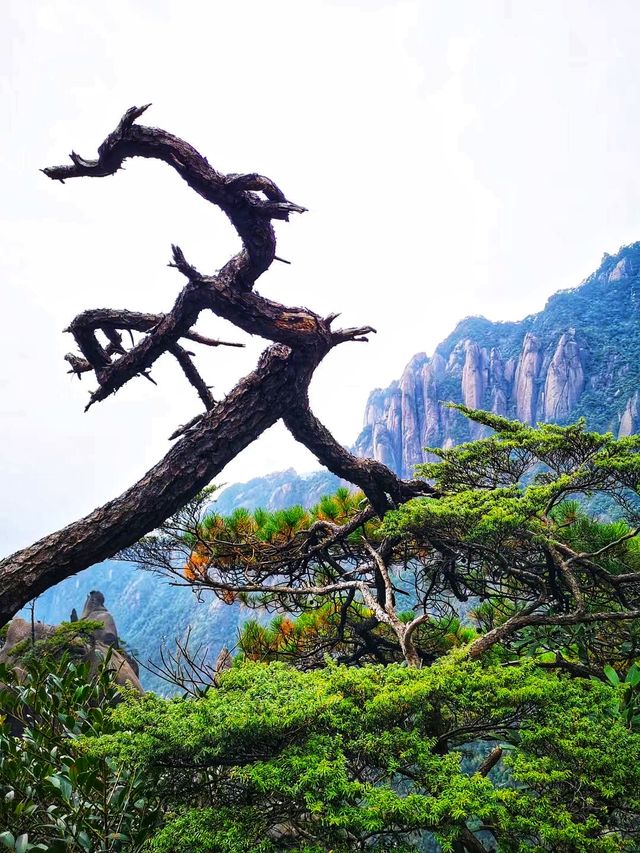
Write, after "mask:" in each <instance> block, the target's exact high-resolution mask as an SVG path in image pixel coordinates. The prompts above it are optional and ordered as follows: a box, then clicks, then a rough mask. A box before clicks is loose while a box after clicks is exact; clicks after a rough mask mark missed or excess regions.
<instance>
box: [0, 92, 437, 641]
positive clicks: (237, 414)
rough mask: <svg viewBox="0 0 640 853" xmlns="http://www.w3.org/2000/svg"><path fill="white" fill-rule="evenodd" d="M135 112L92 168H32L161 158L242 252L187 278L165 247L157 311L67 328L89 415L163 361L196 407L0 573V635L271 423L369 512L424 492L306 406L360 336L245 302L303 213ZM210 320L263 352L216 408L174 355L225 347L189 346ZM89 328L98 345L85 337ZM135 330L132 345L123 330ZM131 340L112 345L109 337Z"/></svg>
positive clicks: (97, 315) (94, 317)
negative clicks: (174, 364) (146, 461)
mask: <svg viewBox="0 0 640 853" xmlns="http://www.w3.org/2000/svg"><path fill="white" fill-rule="evenodd" d="M147 107H148V105H147V106H143V107H132V108H131V109H129V110H127V112H126V113H125V114H124V116H123V117H122V119H121V120H120V122H119V123H118V125H117V127H116V128H115V130H114V131H113V132H112V133H111V134H109V136H107V138H106V139H105V140H104V142H103V143H102V144H101V145H100V147H99V148H98V156H97V158H96V159H93V160H88V159H85V158H83V157H81V156H80V155H78V154H76V153H75V152H72V153H71V155H70V159H71V164H68V165H65V166H53V167H50V168H47V169H44V170H43V171H44V173H45V175H47V177H49V178H52V179H54V180H59V181H61V182H64V181H66V180H67V179H69V178H78V177H97V178H100V177H104V176H106V175H113V174H115V173H116V172H117V171H118V170H119V169H120V167H121V166H122V163H123V162H124V160H126V159H128V158H132V157H145V158H153V159H157V160H162V161H163V162H165V163H167V165H169V166H171V167H172V168H173V169H175V171H176V172H177V173H178V174H179V175H180V176H181V177H182V178H183V179H184V180H185V181H186V183H187V184H188V185H189V187H190V188H191V189H193V190H194V191H195V192H197V193H198V194H199V195H200V196H202V197H203V198H204V199H206V200H207V201H209V202H211V203H212V204H214V205H215V206H217V207H219V208H220V209H221V210H222V211H223V212H224V213H225V214H226V215H227V216H228V218H229V220H230V221H231V223H232V224H233V226H234V227H235V229H236V231H237V233H238V235H239V236H240V239H241V241H242V248H241V251H240V252H239V253H238V254H237V255H235V256H234V257H233V258H231V259H230V260H229V261H228V262H227V264H226V265H225V266H224V267H223V268H222V269H221V270H220V271H219V272H218V273H217V274H216V275H211V276H209V275H204V274H202V273H200V272H199V271H198V270H196V269H195V267H193V266H192V265H191V264H190V263H189V262H188V261H187V260H186V258H185V256H184V254H183V252H182V251H181V250H180V249H179V248H178V247H177V246H174V247H173V257H172V265H173V266H175V267H176V269H177V270H178V271H179V272H180V273H182V275H183V276H184V277H185V278H186V284H184V286H183V288H182V290H181V291H180V293H179V294H178V296H177V298H176V301H175V303H174V305H173V307H172V308H171V310H170V311H168V312H167V313H165V314H162V315H155V314H143V313H139V312H132V311H127V310H122V311H117V310H113V309H97V310H91V311H85V312H83V313H81V314H79V315H78V316H77V317H76V318H75V319H74V320H73V321H72V322H71V324H70V325H69V328H68V331H69V332H70V333H71V334H72V335H73V337H74V339H75V341H76V344H77V346H78V349H79V350H80V355H76V354H73V353H72V354H69V355H67V356H66V359H67V361H68V363H69V365H70V368H71V371H70V372H73V373H75V374H77V375H78V377H79V378H82V376H83V375H84V374H86V373H89V372H93V373H94V375H95V378H96V380H97V383H98V387H97V389H96V390H95V391H94V392H93V394H92V395H91V399H90V402H89V405H88V406H87V408H89V406H91V405H93V404H94V403H97V402H99V401H102V400H105V399H106V398H107V397H109V396H111V395H112V394H114V393H115V392H117V391H118V390H119V389H120V388H121V387H122V386H123V385H125V384H126V383H127V382H128V381H129V380H131V379H133V378H134V377H136V376H140V375H142V376H146V377H147V378H151V376H150V373H149V371H150V370H151V368H152V366H153V365H154V364H155V362H156V361H157V359H158V358H160V357H161V356H162V355H164V354H169V355H172V356H173V357H174V358H176V359H177V360H178V362H179V363H180V366H181V367H182V370H183V372H184V373H185V375H186V377H187V379H188V381H189V382H190V383H191V384H192V385H193V386H194V388H195V389H196V391H197V393H198V395H199V397H200V399H201V401H202V403H203V406H204V412H203V413H202V414H201V415H198V416H196V417H195V418H192V419H191V420H190V421H189V422H188V424H187V425H186V426H185V427H182V428H180V429H178V430H177V431H176V433H174V437H176V438H178V441H177V442H176V444H175V445H174V446H173V448H172V449H171V450H170V451H169V452H168V453H167V455H166V456H165V457H164V458H163V459H161V460H160V461H159V462H158V463H157V464H156V465H155V466H154V467H153V468H151V470H150V471H148V472H147V474H145V476H144V477H143V478H142V479H141V480H140V481H138V482H137V483H135V484H134V485H132V486H131V487H130V488H129V489H127V490H126V491H125V492H124V493H123V494H122V495H120V496H119V497H117V498H115V499H114V500H111V501H109V502H108V503H106V504H105V505H104V506H102V507H99V508H98V509H96V510H94V511H93V512H92V513H90V514H89V515H87V516H85V517H84V518H82V519H80V520H79V521H76V522H74V523H73V524H70V525H68V526H67V527H65V528H63V529H62V530H59V531H57V532H56V533H52V534H51V535H49V536H46V537H44V538H43V539H41V540H40V541H38V542H36V543H35V544H33V545H31V546H29V547H28V548H24V549H23V550H21V551H18V552H16V553H15V554H12V555H11V556H9V557H6V558H5V559H4V560H2V561H1V562H0V625H1V624H4V623H5V622H6V621H7V620H8V619H9V618H10V617H11V616H12V615H13V614H14V613H15V612H16V611H17V610H18V609H19V608H20V607H22V606H23V605H24V604H25V603H26V602H27V601H29V600H31V599H32V598H33V597H34V596H36V595H38V594H40V593H41V592H43V591H44V590H46V589H48V588H49V587H50V586H53V585H54V584H56V583H58V582H59V581H61V580H64V579H65V578H67V577H69V576H70V575H73V574H75V573H77V572H79V571H81V570H83V569H85V568H87V567H88V566H91V565H93V564H94V563H96V562H99V561H100V560H103V559H106V558H107V557H110V556H112V555H113V554H115V553H117V552H118V551H121V550H122V549H123V548H125V547H127V546H130V545H132V544H133V543H134V542H136V541H137V540H138V539H140V537H141V536H143V535H144V534H146V533H148V532H149V531H151V530H153V529H154V528H155V527H157V526H158V525H159V524H160V523H161V522H162V521H164V520H165V519H166V518H168V517H169V516H170V515H172V514H173V513H175V512H176V511H177V510H178V509H179V508H180V507H181V506H182V505H183V504H185V503H186V502H187V501H188V500H189V499H191V498H193V497H194V495H196V494H197V493H198V492H199V491H200V490H201V489H202V488H203V487H204V486H205V485H206V484H207V483H209V482H210V481H211V480H212V479H213V477H215V476H216V475H217V474H219V473H220V472H221V471H222V469H223V468H224V466H225V465H226V464H227V463H228V462H229V461H231V460H232V459H233V458H234V457H235V456H236V455H237V454H238V453H239V452H240V451H241V450H243V448H245V447H246V446H247V445H248V444H250V443H251V442H252V441H253V440H254V439H256V438H257V437H258V436H259V435H260V434H261V433H262V432H264V430H266V429H268V428H269V427H270V426H272V424H274V423H275V422H276V421H277V420H279V419H284V421H285V423H286V425H287V426H288V428H289V429H290V431H291V432H292V433H293V435H294V437H296V438H297V439H298V440H299V441H302V442H303V443H304V444H305V445H306V446H307V447H309V449H310V450H312V452H314V453H315V454H316V456H317V457H318V459H319V460H320V462H322V463H323V464H324V465H326V467H327V468H329V470H331V471H333V472H334V473H336V474H338V475H339V476H340V477H343V478H345V479H347V480H350V481H351V482H353V483H356V484H357V485H359V486H360V487H361V488H362V489H363V491H364V492H365V494H366V495H367V497H368V498H369V501H370V503H371V505H372V506H373V508H374V509H375V511H376V512H378V513H383V512H384V511H385V510H386V509H387V508H388V507H389V506H392V505H394V504H397V503H399V502H402V501H403V500H406V499H408V498H409V497H413V496H415V495H416V494H418V493H429V491H430V490H429V487H428V486H426V484H417V483H406V482H403V481H401V480H399V479H398V478H397V477H396V476H395V475H394V474H393V472H391V471H390V470H389V469H388V468H386V467H385V466H384V465H381V464H380V463H378V462H373V461H372V460H362V459H358V458H357V457H354V456H353V455H352V454H350V453H347V452H346V451H345V450H344V448H341V447H340V445H339V444H338V443H337V442H336V441H335V439H333V437H332V436H331V435H330V433H329V432H328V431H327V430H326V429H325V428H324V427H323V426H322V425H321V424H320V423H319V421H317V419H316V418H315V417H314V415H313V413H312V412H311V410H310V409H309V404H308V395H307V389H308V385H309V382H310V380H311V377H312V375H313V372H314V370H315V368H316V367H317V365H318V364H319V363H320V361H321V360H322V359H323V358H324V356H325V355H326V354H327V353H328V352H329V351H330V350H331V349H332V348H333V347H334V346H337V345H338V344H341V343H343V342H346V341H363V340H366V339H367V335H368V334H369V333H371V332H373V331H374V329H372V328H371V327H369V326H363V327H361V328H352V329H338V330H336V331H334V330H332V328H331V324H332V322H333V321H334V320H335V319H336V317H337V314H331V315H329V316H328V317H325V318H323V317H321V316H319V315H318V314H315V313H314V312H313V311H310V310H309V309H307V308H297V307H287V306H284V305H281V304H279V303H277V302H274V301H272V300H269V299H265V298H264V297H262V296H260V295H259V294H258V293H255V292H253V289H252V288H253V285H254V284H255V282H256V280H257V279H258V277H259V276H260V275H261V274H262V273H264V272H265V271H266V270H267V269H268V268H269V266H270V264H271V263H272V262H273V260H274V259H275V258H276V254H275V250H276V238H275V232H274V229H273V225H272V220H276V219H277V220H285V221H286V220H288V218H289V215H290V214H291V213H303V212H304V211H305V208H304V207H302V206H300V205H298V204H294V203H293V202H290V201H288V200H287V199H286V197H285V195H284V193H283V192H282V191H281V190H280V189H279V188H278V187H277V186H276V184H275V183H274V182H273V181H271V180H270V179H269V178H266V177H264V176H262V175H259V174H256V173H252V174H246V175H240V174H231V175H224V174H222V173H220V172H218V171H216V170H215V169H214V168H213V167H212V166H211V165H210V164H209V163H208V161H207V160H206V158H204V157H203V156H202V155H201V154H199V153H198V152H197V151H196V150H195V149H194V148H193V147H192V146H191V145H189V144H188V143H186V142H184V141H183V140H182V139H179V138H178V137H176V136H173V135H171V134H169V133H167V132H166V131H164V130H160V129H158V128H152V127H144V126H142V125H138V124H136V123H135V122H136V120H137V119H138V118H140V116H141V115H142V114H143V113H144V112H145V110H146V109H147ZM205 310H209V311H212V312H213V313H214V314H216V315H217V316H219V317H222V318H224V319H226V320H229V321H230V322H231V323H233V324H235V325H236V326H237V327H238V328H240V329H242V330H243V331H246V332H249V333H250V334H254V335H259V336H261V337H263V338H265V339H266V340H267V341H270V342H271V345H270V346H269V347H268V348H267V349H266V350H265V352H264V353H263V354H262V356H261V357H260V360H259V362H258V365H257V367H256V368H255V370H254V371H253V372H252V373H251V374H249V376H247V377H245V378H244V379H242V380H241V381H240V382H239V383H238V384H237V385H236V387H235V388H234V389H233V390H232V391H231V392H230V394H229V395H228V396H227V397H226V398H225V399H224V400H222V401H221V402H217V403H216V402H215V401H214V400H213V398H212V397H211V394H210V393H209V389H208V386H207V384H206V382H205V380H204V379H203V378H202V377H201V376H200V375H199V373H198V372H197V370H196V368H195V366H194V364H193V362H192V361H191V356H190V354H189V353H188V351H187V350H185V348H184V347H183V346H182V345H181V343H180V342H181V341H182V340H185V339H186V340H190V341H193V342H196V343H201V344H205V345H208V346H220V345H225V346H238V345H239V344H233V343H224V342H221V341H214V340H211V339H208V338H205V337H203V336H202V335H200V334H199V333H198V332H196V331H195V329H194V326H195V324H196V322H197V320H198V317H199V315H200V313H201V312H202V311H205ZM98 331H101V332H102V333H103V334H104V335H105V336H106V338H107V340H108V344H107V346H106V347H105V346H103V345H102V343H101V342H100V340H99V339H98V336H97V332H98ZM134 331H136V332H138V333H142V334H143V337H142V339H141V340H140V341H138V342H137V343H135V342H134V341H133V335H132V333H133V332H134ZM123 332H129V334H130V335H131V347H130V348H129V349H128V350H127V349H126V348H125V346H124V342H123V337H122V333H123Z"/></svg>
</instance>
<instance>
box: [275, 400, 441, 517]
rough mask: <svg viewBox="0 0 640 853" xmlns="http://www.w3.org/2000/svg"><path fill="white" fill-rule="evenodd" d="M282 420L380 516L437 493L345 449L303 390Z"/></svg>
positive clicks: (297, 437)
mask: <svg viewBox="0 0 640 853" xmlns="http://www.w3.org/2000/svg"><path fill="white" fill-rule="evenodd" d="M283 420H284V423H285V425H286V426H287V428H288V429H289V431H290V432H291V434H292V435H293V437H294V438H295V439H297V440H298V441H299V442H300V443H301V444H304V445H305V447H307V448H308V449H309V450H310V451H311V452H312V453H313V454H314V455H315V456H316V458H317V459H318V461H319V462H321V463H322V464H323V465H324V466H325V467H327V468H328V469H329V470H330V471H332V472H333V473H334V474H336V475H337V476H338V477H342V478H343V479H344V480H348V481H349V482H351V483H355V484H356V485H357V486H359V487H360V488H361V489H362V491H363V492H364V493H365V495H366V496H367V497H368V498H369V500H370V502H371V505H372V506H373V507H374V509H375V510H376V512H377V513H378V514H379V515H381V516H382V515H384V513H385V512H386V511H387V510H389V509H391V508H392V507H393V506H394V505H396V504H401V503H404V502H405V501H407V500H410V499H411V498H415V497H418V496H424V495H429V496H431V497H437V496H438V494H439V493H438V492H437V491H436V489H434V488H433V486H430V485H429V483H427V482H425V481H423V480H401V479H400V478H399V477H397V476H396V475H395V474H394V473H393V471H391V469H390V468H387V466H386V465H383V464H382V463H381V462H377V461H376V460H374V459H361V458H360V457H358V456H354V455H353V453H349V451H348V450H345V448H344V447H342V445H341V444H339V443H338V442H337V441H336V440H335V438H334V437H333V436H332V435H331V433H330V432H329V430H328V429H327V428H326V427H325V426H323V424H321V423H320V421H319V420H318V419H317V418H316V416H315V415H314V414H313V412H312V411H311V409H310V407H309V398H308V395H307V393H306V391H305V392H304V394H303V395H301V396H300V397H299V398H298V400H297V401H296V405H295V406H293V407H292V408H291V409H289V410H288V411H287V412H286V413H285V415H284V418H283Z"/></svg>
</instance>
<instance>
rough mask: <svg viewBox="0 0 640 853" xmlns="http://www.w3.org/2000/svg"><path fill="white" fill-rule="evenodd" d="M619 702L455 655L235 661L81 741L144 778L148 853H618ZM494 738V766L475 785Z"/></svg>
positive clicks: (629, 751) (628, 817)
mask: <svg viewBox="0 0 640 853" xmlns="http://www.w3.org/2000/svg"><path fill="white" fill-rule="evenodd" d="M618 695H619V694H618V688H613V687H611V686H608V685H606V684H603V683H600V682H593V681H588V680H584V681H579V680H574V679H570V678H568V677H558V676H555V675H551V674H550V673H548V672H547V671H544V670H540V669H538V668H536V666H535V665H534V664H533V662H531V661H527V662H521V663H519V664H518V665H517V666H509V667H505V666H496V665H482V664H479V663H472V662H470V661H469V660H468V659H465V658H464V656H463V655H462V654H461V653H460V652H454V653H451V654H450V655H447V656H446V657H443V658H442V659H441V660H439V661H438V662H437V663H436V664H435V665H434V666H432V667H430V668H426V669H422V670H416V669H410V668H406V667H403V666H397V665H392V666H388V667H380V666H377V667H376V666H367V667H362V668H352V667H341V666H333V665H330V666H328V667H327V668H325V669H322V670H315V671H313V672H307V673H302V672H299V671H297V670H295V669H292V668H290V667H286V666H284V665H282V664H271V665H264V664H250V663H245V664H244V665H241V666H237V667H235V668H234V669H233V670H231V671H230V672H229V673H227V674H226V675H225V676H224V677H223V678H222V679H221V683H220V685H219V687H218V689H215V690H211V691H209V693H208V694H207V695H206V696H204V697H203V698H200V699H196V700H173V701H167V700H162V699H159V698H158V697H156V696H147V697H145V699H144V700H143V701H141V702H129V703H126V704H123V705H120V706H119V707H118V708H117V709H116V710H115V711H114V712H113V715H112V718H113V725H114V726H115V729H116V730H115V731H114V732H113V733H111V734H109V735H104V736H103V737H98V738H88V739H85V740H84V743H83V748H84V750H86V754H87V755H90V756H92V757H93V759H94V760H96V761H100V760H104V759H107V758H108V759H109V760H113V759H114V758H115V759H116V760H117V761H119V762H122V763H124V764H126V765H127V766H132V765H135V766H138V767H140V768H141V770H142V772H143V773H145V774H146V775H147V778H149V780H152V783H153V786H154V790H156V791H157V792H158V794H159V796H161V797H162V798H163V800H164V802H165V809H166V818H165V825H164V826H163V828H162V829H161V830H160V831H159V832H158V833H157V834H156V835H155V836H154V837H153V840H152V841H150V842H149V845H148V849H149V850H152V851H155V853H169V851H176V853H177V851H185V853H186V851H189V853H204V851H227V853H240V851H249V850H260V851H264V853H275V851H280V850H296V851H299V853H303V851H304V853H311V851H333V853H347V851H353V850H380V851H382V850H396V851H397V850H405V851H415V853H417V851H419V850H421V849H422V850H424V849H425V847H424V846H423V845H425V844H430V843H431V844H432V843H433V841H434V840H435V839H437V841H438V842H439V844H440V845H441V847H442V850H444V851H447V850H449V851H452V850H454V849H456V847H455V845H456V843H457V842H459V840H460V839H461V838H462V833H463V832H464V831H465V828H468V827H472V828H473V829H474V830H476V831H477V832H480V833H481V835H483V837H486V838H487V839H488V842H489V843H491V839H493V840H494V843H496V844H497V845H498V847H497V849H499V850H501V851H538V852H540V851H560V850H562V851H567V853H569V851H576V853H577V851H603V853H604V851H607V853H608V852H609V851H611V853H613V851H622V850H633V849H634V846H633V845H634V843H635V841H634V837H636V836H635V834H637V832H638V831H639V829H640V824H639V823H638V818H639V815H640V734H635V733H634V732H633V731H630V729H629V727H628V725H626V722H625V719H624V718H623V716H622V715H621V714H620V713H619V705H618ZM495 744H501V745H502V746H503V748H504V752H503V757H502V759H501V764H502V767H500V766H498V767H496V768H495V771H494V770H492V771H491V772H490V773H489V775H488V776H484V775H481V774H480V773H478V772H476V771H477V769H478V765H479V763H480V762H481V760H482V758H484V757H485V755H486V753H487V752H488V751H489V750H490V748H491V747H492V746H494V745H495ZM466 755H469V756H471V758H472V761H471V765H472V766H471V767H469V761H466V762H465V760H464V759H465V756H466ZM465 764H466V765H467V766H466V767H465ZM505 778H506V779H507V781H508V783H509V784H505ZM487 849H491V848H490V847H488V848H487Z"/></svg>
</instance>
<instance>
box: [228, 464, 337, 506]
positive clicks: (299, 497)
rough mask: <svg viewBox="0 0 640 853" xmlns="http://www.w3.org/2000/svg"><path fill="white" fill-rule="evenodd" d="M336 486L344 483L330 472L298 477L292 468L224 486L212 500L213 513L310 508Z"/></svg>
mask: <svg viewBox="0 0 640 853" xmlns="http://www.w3.org/2000/svg"><path fill="white" fill-rule="evenodd" d="M340 485H344V480H340V479H339V478H338V477H336V476H335V474H332V473H331V472H330V471H326V470H322V471H312V472H310V473H309V474H298V473H297V471H296V470H295V469H294V468H288V469H287V470H286V471H278V472H277V473H275V474H267V475H266V477H255V478H254V479H253V480H249V481H248V482H247V483H234V484H233V485H232V486H227V487H226V488H225V489H224V491H222V492H221V493H220V495H219V496H217V498H216V511H217V512H219V513H220V514H221V515H229V514H230V513H231V512H232V511H233V510H234V509H235V508H236V507H239V506H241V507H244V508H245V509H250V510H252V509H257V508H258V507H262V508H263V509H268V510H271V511H273V510H276V509H284V508H285V507H288V506H294V505H295V504H301V505H302V506H305V507H310V506H313V505H314V504H316V503H318V501H319V500H320V498H321V497H322V496H323V495H328V494H331V493H332V492H335V490H336V489H337V488H338V486H340Z"/></svg>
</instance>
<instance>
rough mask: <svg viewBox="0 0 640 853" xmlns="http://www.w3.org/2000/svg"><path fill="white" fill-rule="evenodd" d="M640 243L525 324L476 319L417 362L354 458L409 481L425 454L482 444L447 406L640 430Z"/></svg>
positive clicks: (608, 259)
mask: <svg viewBox="0 0 640 853" xmlns="http://www.w3.org/2000/svg"><path fill="white" fill-rule="evenodd" d="M639 321H640V242H638V243H632V244H631V245H628V246H623V247H622V248H621V249H619V250H618V252H617V253H616V254H614V255H608V254H606V255H605V256H604V258H603V260H602V263H601V265H600V267H599V268H598V269H597V270H596V271H595V272H594V273H593V274H592V275H590V276H589V277H588V278H586V279H585V280H584V281H583V282H582V283H581V284H580V285H578V287H575V288H572V289H570V290H562V291H559V292H558V293H556V294H554V295H553V296H551V297H550V299H549V300H548V301H547V303H546V305H545V307H544V309H543V310H542V311H540V312H539V313H537V314H531V315H529V316H527V317H525V318H524V319H523V320H520V321H511V322H494V321H491V320H488V319H487V318H486V317H481V316H470V317H466V318H464V319H463V320H461V321H460V322H459V323H458V324H457V326H456V327H455V329H454V330H453V332H452V333H451V334H450V335H448V337H446V338H445V339H444V340H443V341H442V342H441V343H440V344H439V345H438V346H437V347H436V349H435V351H434V355H433V356H432V358H428V357H427V356H426V355H425V354H424V353H420V354H418V355H417V356H414V357H413V358H412V359H411V360H410V361H409V363H408V365H407V367H406V368H405V370H404V372H403V374H402V377H401V379H400V381H399V383H393V384H392V385H391V386H389V388H388V389H385V390H380V389H378V390H377V391H376V392H375V395H372V397H371V398H370V399H369V402H368V404H367V407H366V411H365V418H364V423H365V428H364V429H363V431H362V433H361V434H360V436H359V437H358V439H357V441H356V451H357V452H358V453H359V454H361V455H363V456H373V457H374V458H376V459H379V460H380V461H383V462H385V463H386V464H388V465H390V466H391V467H392V468H394V470H396V471H398V472H399V473H401V474H402V475H403V476H411V474H412V472H413V469H414V466H415V465H416V464H417V463H418V462H421V461H423V460H424V459H425V452H424V448H425V447H439V446H441V447H447V446H451V445H452V444H456V443H458V442H460V441H467V440H470V439H474V438H477V437H479V436H480V435H482V434H483V428H482V427H481V426H479V425H477V424H471V423H469V422H468V421H467V420H466V419H465V418H464V417H463V416H462V415H460V413H459V412H456V411H455V410H451V409H449V408H447V407H445V406H443V405H442V403H443V401H453V402H459V403H464V404H465V405H467V406H469V407H470V408H482V409H488V410H490V411H493V412H496V413H497V414H501V415H506V416H508V417H516V418H518V419H519V420H522V421H524V422H525V423H529V424H534V423H536V422H538V421H553V422H567V421H569V420H573V419H575V418H577V417H581V416H585V417H586V418H587V421H588V423H589V424H590V426H591V427H592V428H593V429H601V430H611V431H613V432H615V433H617V434H620V435H628V434H630V433H632V432H636V431H638V430H639V429H640V391H639V390H638V388H639V387H640V366H638V357H640V323H639Z"/></svg>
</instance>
